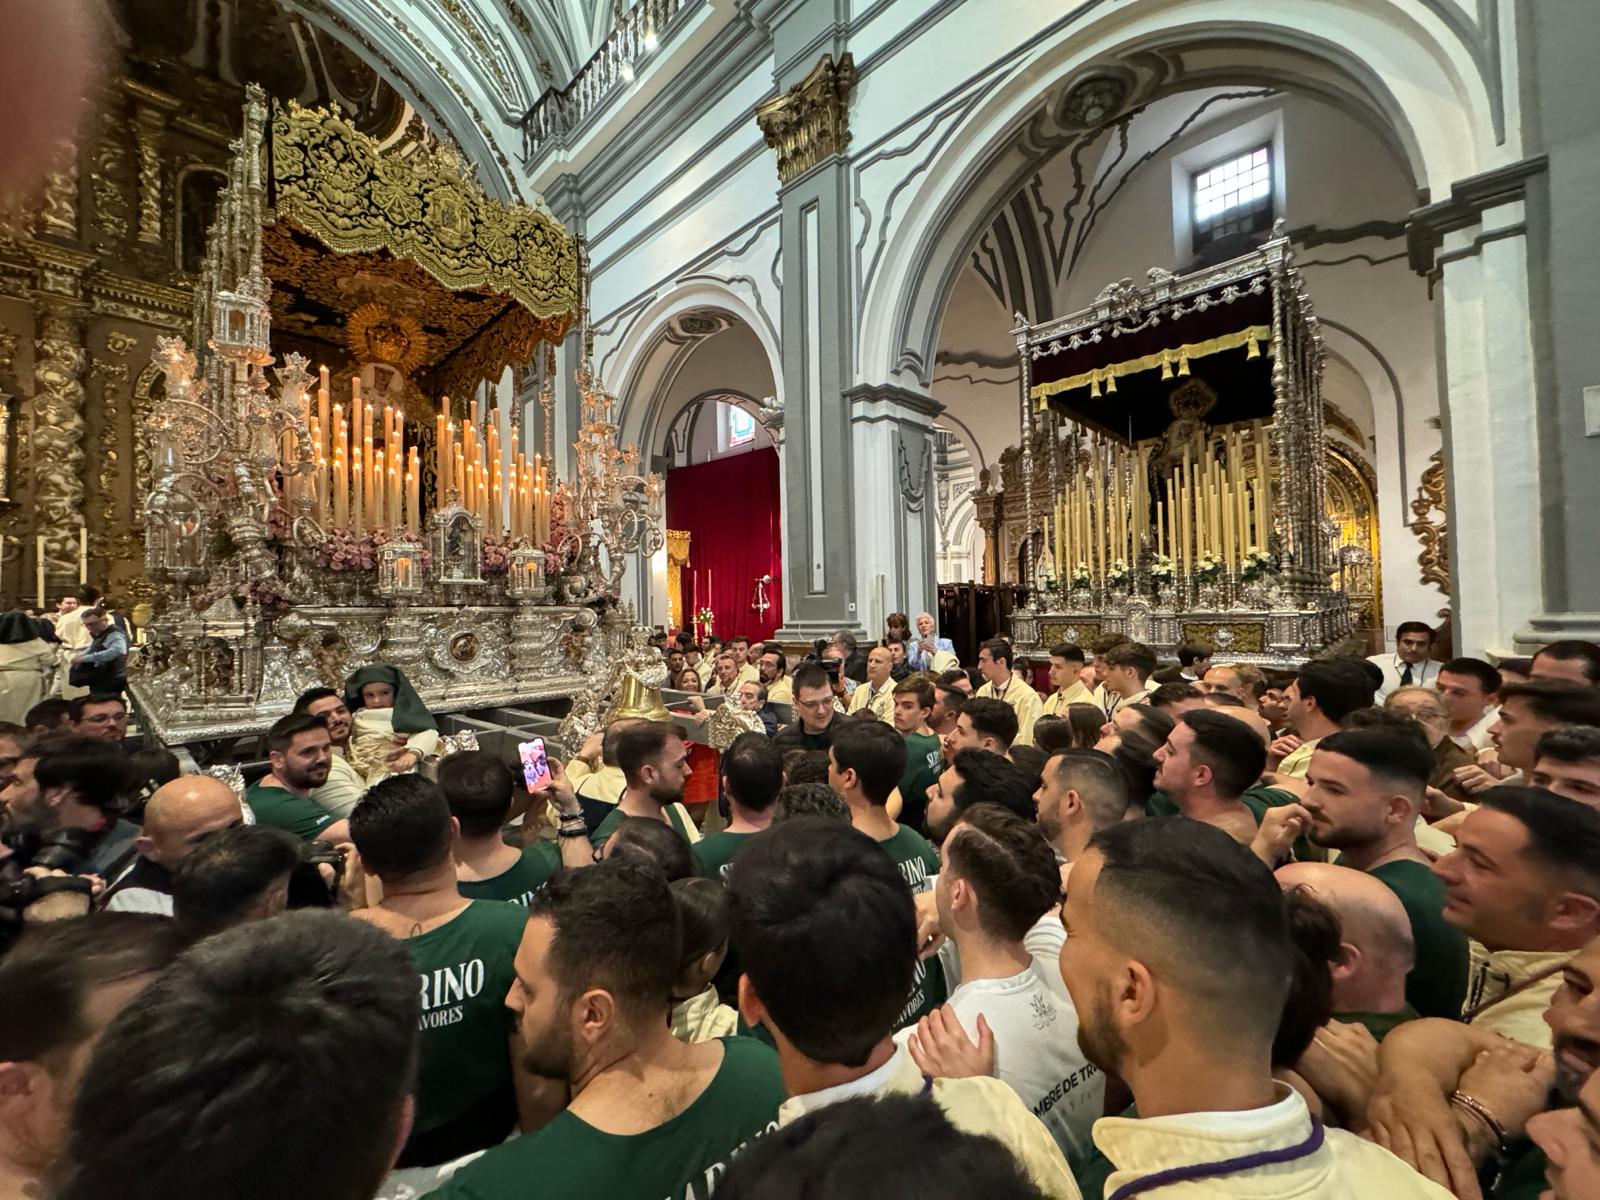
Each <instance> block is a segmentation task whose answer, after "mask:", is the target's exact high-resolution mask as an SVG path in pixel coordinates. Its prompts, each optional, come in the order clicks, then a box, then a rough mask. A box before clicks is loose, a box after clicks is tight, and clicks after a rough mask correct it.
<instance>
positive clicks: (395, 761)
mask: <svg viewBox="0 0 1600 1200" xmlns="http://www.w3.org/2000/svg"><path fill="white" fill-rule="evenodd" d="M383 761H384V763H385V765H387V766H388V767H389V769H390V770H392V771H394V772H395V773H396V774H399V773H400V772H402V771H409V770H411V768H412V767H414V766H416V765H417V764H418V763H419V762H421V761H422V755H420V754H418V753H417V752H416V751H415V750H407V749H405V748H404V746H403V745H402V748H401V749H399V750H396V751H395V752H394V753H393V754H389V755H386V756H385V757H384V760H383Z"/></svg>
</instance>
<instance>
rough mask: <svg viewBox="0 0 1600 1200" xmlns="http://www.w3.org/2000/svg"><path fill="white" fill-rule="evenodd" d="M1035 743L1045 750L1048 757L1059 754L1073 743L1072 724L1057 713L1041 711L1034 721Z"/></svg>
mask: <svg viewBox="0 0 1600 1200" xmlns="http://www.w3.org/2000/svg"><path fill="white" fill-rule="evenodd" d="M1033 744H1034V745H1035V746H1037V747H1038V748H1039V749H1040V750H1043V751H1044V753H1045V757H1046V758H1048V757H1049V756H1050V755H1052V754H1059V753H1061V751H1063V750H1066V749H1069V748H1070V747H1071V746H1072V744H1073V742H1072V726H1071V725H1069V724H1068V723H1067V719H1066V718H1065V717H1063V716H1060V715H1059V714H1057V713H1041V714H1040V715H1039V719H1038V720H1036V721H1035V722H1034V723H1033Z"/></svg>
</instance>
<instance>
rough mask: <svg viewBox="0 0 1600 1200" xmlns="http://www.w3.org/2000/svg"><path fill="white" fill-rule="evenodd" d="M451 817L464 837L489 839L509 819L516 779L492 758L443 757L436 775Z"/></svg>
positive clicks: (472, 754)
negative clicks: (458, 825)
mask: <svg viewBox="0 0 1600 1200" xmlns="http://www.w3.org/2000/svg"><path fill="white" fill-rule="evenodd" d="M436 775H437V777H438V780H439V790H440V791H442V792H443V793H444V799H445V803H446V804H447V805H449V807H450V815H451V816H453V817H454V818H455V819H456V820H457V821H458V822H460V824H461V834H462V836H463V837H469V838H481V837H491V836H493V835H494V834H497V833H499V832H500V829H501V827H502V826H504V825H505V823H506V820H507V819H508V818H509V817H510V815H511V800H512V795H513V794H514V792H515V791H516V786H517V780H516V776H514V775H513V774H512V773H511V768H510V767H508V766H506V764H505V763H503V762H501V761H500V760H499V759H498V758H496V757H495V756H494V755H492V754H488V753H485V752H484V751H482V750H464V751H461V752H460V753H457V754H450V755H446V756H445V759H444V761H443V762H441V763H440V764H439V769H438V771H437V772H436Z"/></svg>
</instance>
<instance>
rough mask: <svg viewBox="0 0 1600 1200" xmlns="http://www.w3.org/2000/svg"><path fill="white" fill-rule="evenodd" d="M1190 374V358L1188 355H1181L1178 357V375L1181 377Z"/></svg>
mask: <svg viewBox="0 0 1600 1200" xmlns="http://www.w3.org/2000/svg"><path fill="white" fill-rule="evenodd" d="M1188 373H1189V356H1188V355H1187V354H1180V355H1179V356H1178V374H1179V375H1187V374H1188Z"/></svg>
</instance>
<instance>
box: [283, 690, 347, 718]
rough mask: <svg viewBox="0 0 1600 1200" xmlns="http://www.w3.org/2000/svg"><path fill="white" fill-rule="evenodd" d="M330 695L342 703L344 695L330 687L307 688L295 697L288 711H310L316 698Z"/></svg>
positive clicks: (322, 698)
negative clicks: (292, 705)
mask: <svg viewBox="0 0 1600 1200" xmlns="http://www.w3.org/2000/svg"><path fill="white" fill-rule="evenodd" d="M330 696H331V697H332V698H333V699H335V700H337V701H338V702H339V703H340V704H343V703H344V697H343V696H342V695H340V694H339V693H338V692H337V691H335V690H334V689H333V688H331V687H314V688H307V689H306V690H305V691H303V692H301V693H300V694H299V695H298V696H296V697H295V701H294V707H293V708H292V709H290V710H289V711H290V712H297V713H303V712H310V711H311V706H312V705H313V704H315V703H316V702H317V701H318V700H326V699H328V698H329V697H330Z"/></svg>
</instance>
